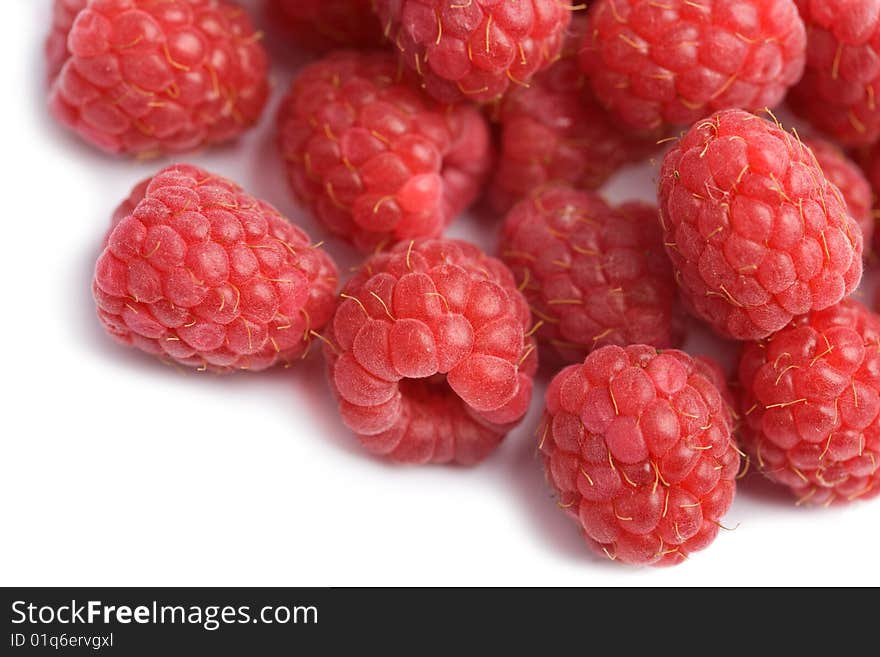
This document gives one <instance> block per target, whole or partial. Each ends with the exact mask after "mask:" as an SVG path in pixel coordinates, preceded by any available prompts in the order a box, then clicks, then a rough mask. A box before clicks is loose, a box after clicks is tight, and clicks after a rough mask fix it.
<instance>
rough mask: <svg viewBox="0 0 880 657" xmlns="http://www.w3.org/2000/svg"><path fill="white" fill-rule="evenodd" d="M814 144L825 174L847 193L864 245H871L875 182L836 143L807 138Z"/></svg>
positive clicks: (806, 140) (817, 157)
mask: <svg viewBox="0 0 880 657" xmlns="http://www.w3.org/2000/svg"><path fill="white" fill-rule="evenodd" d="M803 142H804V144H806V145H807V146H809V147H810V150H811V151H813V155H815V156H816V161H817V162H818V163H819V166H820V167H821V168H822V173H824V174H825V177H826V178H827V179H828V182H830V183H833V184H834V186H835V187H837V189H839V190H840V193H841V194H843V200H844V201H845V204H846V208H847V210H849V214H850V216H851V217H852V218H853V219H855V220H856V223H857V224H858V225H859V228H861V229H862V238H863V242H864V244H865V245H866V246H867V245H870V244H871V238H872V237H873V235H874V215H873V213H872V211H871V204H872V202H873V196H872V193H871V185H870V183H868V181H867V180H866V179H865V175H864V174H863V173H862V170H861V169H860V168H859V167H858V165H857V164H856V163H855V162H853V161H852V160H850V159H849V158H848V157H847V156H846V153H844V152H843V151H842V150H841V149H840V148H839V147H838V146H837V145H836V144H834V143H832V142H830V141H827V140H825V139H821V138H819V137H809V138H807V139H804V140H803Z"/></svg>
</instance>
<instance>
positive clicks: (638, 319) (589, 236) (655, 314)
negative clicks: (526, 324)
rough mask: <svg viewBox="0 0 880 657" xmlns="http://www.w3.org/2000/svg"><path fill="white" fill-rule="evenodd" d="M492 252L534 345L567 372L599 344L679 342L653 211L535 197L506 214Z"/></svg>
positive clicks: (551, 195) (568, 196) (668, 269)
mask: <svg viewBox="0 0 880 657" xmlns="http://www.w3.org/2000/svg"><path fill="white" fill-rule="evenodd" d="M499 253H500V254H501V258H502V259H503V260H504V262H505V263H506V264H507V265H508V266H509V267H510V268H511V270H512V271H513V273H514V276H515V277H516V280H517V283H518V285H519V287H520V289H521V290H522V291H523V294H525V296H526V299H527V300H528V302H529V304H530V306H531V308H532V312H533V313H534V315H535V322H536V323H537V324H538V326H539V327H540V328H539V329H538V332H537V336H538V338H539V339H540V340H542V341H545V342H547V343H548V344H549V345H550V346H551V348H555V351H557V352H558V354H559V355H561V357H562V358H563V359H564V360H565V362H566V363H572V362H580V361H582V360H583V359H584V357H585V356H586V354H587V353H588V352H589V351H592V350H593V349H595V348H597V347H602V346H604V345H607V344H617V345H621V346H625V345H628V344H638V343H647V344H651V345H653V346H656V347H671V346H675V345H676V344H677V343H678V341H679V340H678V338H679V337H680V336H679V335H677V331H676V328H675V326H674V322H673V312H674V306H675V300H676V289H675V279H674V278H673V275H672V266H671V265H670V263H669V259H668V258H667V257H666V253H665V252H664V250H663V236H662V234H661V230H660V225H659V222H658V221H657V208H656V207H654V206H651V205H648V204H644V203H637V202H634V203H626V204H624V205H622V206H620V207H619V208H616V209H612V208H611V207H609V206H608V205H607V204H606V203H605V201H603V200H602V198H601V197H599V196H598V195H596V194H594V193H591V192H578V191H575V190H573V189H571V188H569V187H550V188H546V189H543V190H538V191H537V192H535V193H534V194H533V196H532V197H531V198H528V199H526V200H524V201H520V202H519V203H518V204H517V205H516V206H514V208H513V210H511V211H510V214H508V215H507V219H506V220H505V223H504V228H503V232H502V237H501V245H500V247H499Z"/></svg>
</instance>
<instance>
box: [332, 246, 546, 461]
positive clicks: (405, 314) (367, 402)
mask: <svg viewBox="0 0 880 657" xmlns="http://www.w3.org/2000/svg"><path fill="white" fill-rule="evenodd" d="M529 323H530V314H529V308H528V305H527V304H526V301H525V299H524V298H523V297H522V295H521V294H520V293H519V292H517V290H516V287H515V284H514V282H513V276H512V275H511V273H510V271H509V270H508V269H507V268H506V267H505V266H504V265H503V264H501V262H499V261H498V260H496V259H495V258H490V257H488V256H486V255H484V254H483V253H482V252H481V251H480V250H479V249H478V248H477V247H475V246H473V245H471V244H468V243H467V242H461V241H457V240H419V241H413V242H409V243H400V244H398V245H397V246H396V247H394V248H392V249H391V250H390V251H387V252H383V253H379V254H377V255H374V256H373V257H372V258H370V259H369V260H368V261H367V262H366V264H365V265H364V266H363V268H362V269H361V270H360V271H359V272H358V273H357V274H356V275H355V276H354V278H352V279H351V280H350V281H349V282H348V283H347V284H346V286H345V289H344V291H343V294H342V301H341V302H340V304H339V306H338V307H337V309H336V315H335V316H334V318H333V321H332V322H331V323H330V325H329V330H328V332H327V338H328V339H327V345H328V346H327V347H325V349H324V353H325V355H326V356H327V362H328V372H329V379H330V384H331V386H332V388H333V391H334V392H335V394H336V396H337V398H338V399H339V410H340V412H341V413H342V418H343V420H344V421H345V424H346V425H348V427H349V428H350V429H351V430H352V431H354V432H355V433H356V434H358V438H359V440H360V442H361V443H362V444H363V445H364V447H366V448H367V449H368V450H370V451H371V452H373V453H376V454H381V455H387V456H388V457H390V458H391V459H393V460H395V461H399V462H403V463H428V462H431V463H446V462H450V461H454V462H457V463H462V464H473V463H476V462H478V461H481V460H482V459H484V458H485V457H486V456H488V454H489V453H490V452H491V451H492V450H493V449H494V448H495V447H496V446H497V445H498V443H499V442H500V441H501V439H502V438H503V437H504V434H505V433H507V431H508V430H509V429H510V428H511V427H512V426H513V425H514V424H516V423H517V422H518V421H519V420H520V419H521V418H522V416H523V415H524V414H525V412H526V410H527V409H528V405H529V401H530V399H531V395H532V376H533V374H534V372H535V368H536V366H537V358H536V356H535V343H534V338H532V337H529V334H528V329H529Z"/></svg>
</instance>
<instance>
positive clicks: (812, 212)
mask: <svg viewBox="0 0 880 657" xmlns="http://www.w3.org/2000/svg"><path fill="white" fill-rule="evenodd" d="M659 201H660V220H661V224H662V226H663V229H664V232H665V242H666V251H667V253H668V254H669V257H670V258H671V259H672V264H673V267H674V269H675V275H676V281H677V282H678V284H679V287H680V289H681V292H682V295H681V296H682V299H683V300H684V302H685V303H686V304H687V305H688V306H689V307H690V309H691V310H692V311H693V312H694V314H695V315H696V316H697V317H700V318H701V319H703V320H705V321H706V322H708V323H709V324H710V325H711V326H712V327H713V328H714V329H715V330H716V331H717V332H718V333H719V334H721V335H723V336H726V337H731V338H734V339H737V340H758V339H760V338H764V337H767V336H768V335H770V334H771V333H773V332H775V331H778V330H779V329H781V328H782V327H783V326H785V325H786V324H788V322H790V321H791V320H792V318H793V317H795V316H797V315H802V314H804V313H808V312H810V311H811V310H821V309H822V308H827V307H828V306H831V305H833V304H835V303H837V302H838V301H840V300H841V299H842V298H843V297H844V296H846V295H848V294H850V293H851V292H852V291H853V290H855V288H856V286H857V285H858V283H859V280H860V279H861V276H862V231H861V229H860V228H859V226H858V224H857V223H856V221H855V220H854V219H853V218H852V217H850V216H849V213H848V212H847V209H846V205H845V203H844V201H843V197H842V195H841V193H840V191H839V190H838V189H837V188H836V187H835V186H834V185H833V184H832V183H830V182H828V180H827V179H826V178H825V175H824V174H823V173H822V170H821V168H820V167H819V165H818V163H817V162H816V158H815V157H814V156H813V153H812V152H811V151H810V149H809V148H807V147H806V146H804V145H803V144H802V143H801V142H800V140H799V139H797V138H795V137H794V136H792V135H790V134H789V133H787V132H786V131H785V130H783V129H782V128H781V127H780V126H779V125H778V124H775V123H771V122H770V121H766V120H764V119H762V118H760V117H757V116H755V115H753V114H749V113H747V112H743V111H740V110H725V111H722V112H717V113H716V114H714V115H712V116H711V117H709V118H707V119H704V120H702V121H699V122H697V123H696V124H694V126H693V127H692V128H691V129H690V130H689V131H688V132H687V133H686V134H685V135H684V136H683V137H682V139H681V140H680V141H679V142H678V143H677V144H676V145H675V146H674V147H673V148H672V149H671V150H670V151H669V152H668V153H667V154H666V157H665V158H664V159H663V165H662V167H661V171H660V180H659Z"/></svg>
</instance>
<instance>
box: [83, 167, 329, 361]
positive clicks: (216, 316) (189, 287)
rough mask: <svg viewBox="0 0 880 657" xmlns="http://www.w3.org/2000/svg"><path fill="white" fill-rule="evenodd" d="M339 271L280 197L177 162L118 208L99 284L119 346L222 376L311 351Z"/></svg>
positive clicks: (102, 312) (101, 312)
mask: <svg viewBox="0 0 880 657" xmlns="http://www.w3.org/2000/svg"><path fill="white" fill-rule="evenodd" d="M336 280H337V274H336V267H335V265H334V264H333V261H332V260H331V259H330V257H329V256H328V255H327V254H326V253H325V252H324V251H322V250H321V249H319V248H317V247H315V246H312V245H311V241H310V240H309V238H308V236H307V235H306V234H305V233H304V232H303V231H302V230H301V229H299V228H298V227H296V226H294V225H292V224H290V223H289V222H288V221H287V220H286V219H285V218H284V217H282V216H281V215H280V214H278V211H277V210H275V208H273V207H272V206H271V205H269V204H268V203H265V202H263V201H260V200H258V199H255V198H254V197H253V196H250V195H249V194H247V193H245V192H244V191H243V190H242V189H241V188H240V187H239V186H238V185H236V184H235V183H233V182H231V181H229V180H226V179H225V178H221V177H220V176H215V175H213V174H211V173H208V172H207V171H203V170H202V169H199V168H197V167H194V166H190V165H186V164H178V165H174V166H170V167H168V168H166V169H163V170H162V171H160V172H159V173H158V174H156V176H154V177H153V178H152V179H150V180H146V181H144V182H142V183H141V184H140V185H138V186H137V187H135V189H134V191H133V192H132V195H131V197H130V198H129V199H128V200H126V201H125V202H124V203H123V204H122V206H121V207H120V209H119V210H118V211H117V212H116V215H115V216H114V224H113V226H112V228H111V229H110V232H109V233H108V235H107V239H106V242H105V246H104V250H103V253H101V256H100V257H99V258H98V263H97V266H96V267H95V278H94V282H93V285H92V291H93V293H94V297H95V302H96V303H97V306H98V318H99V319H100V320H101V323H102V324H103V325H104V328H105V329H106V330H107V332H108V333H109V334H110V335H112V336H113V337H114V338H116V339H117V340H118V341H119V342H121V343H123V344H125V345H129V346H132V347H137V348H138V349H141V350H143V351H145V352H147V353H149V354H153V355H155V356H158V357H160V358H163V359H165V360H170V361H174V362H177V363H180V364H182V365H187V366H190V367H197V368H199V369H201V370H204V369H208V370H213V371H217V372H224V371H230V370H262V369H265V368H267V367H270V366H272V365H275V364H276V363H290V361H291V360H292V359H294V358H297V357H299V356H301V355H303V354H304V353H305V351H306V349H307V348H308V346H309V344H310V341H311V338H312V336H313V334H314V332H315V331H318V330H320V329H321V328H322V327H323V326H324V324H325V323H326V322H327V321H328V320H329V318H330V316H331V315H332V313H333V306H334V300H335V293H336Z"/></svg>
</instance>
